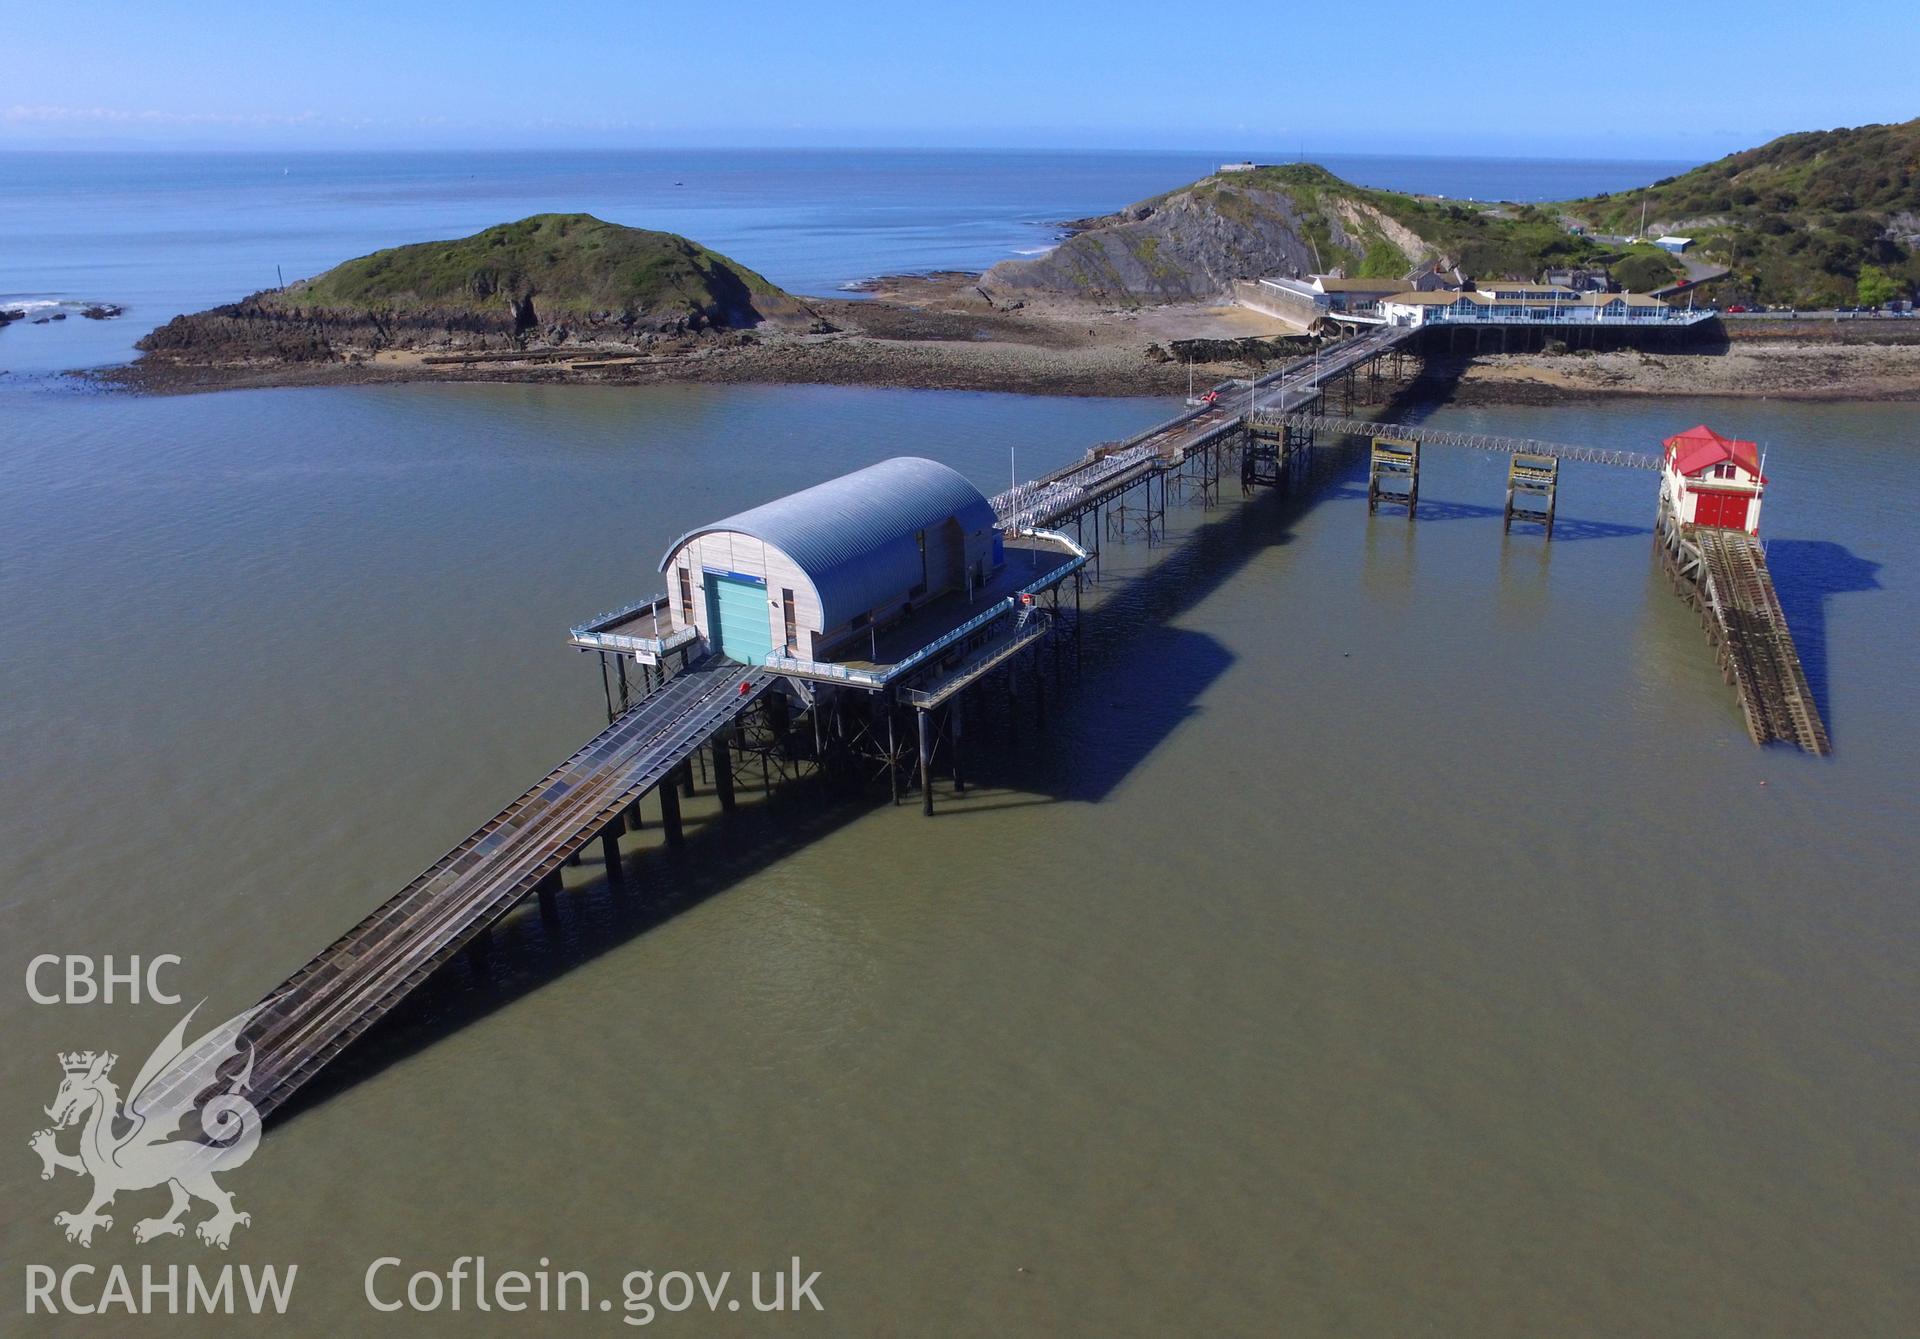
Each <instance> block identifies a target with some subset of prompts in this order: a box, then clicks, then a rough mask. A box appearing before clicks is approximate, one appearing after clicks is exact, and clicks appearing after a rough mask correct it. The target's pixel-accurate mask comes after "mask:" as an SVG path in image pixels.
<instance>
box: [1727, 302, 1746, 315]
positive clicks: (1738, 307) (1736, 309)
mask: <svg viewBox="0 0 1920 1339" xmlns="http://www.w3.org/2000/svg"><path fill="white" fill-rule="evenodd" d="M1745 310H1746V308H1745V307H1743V306H1741V305H1740V304H1739V303H1737V302H1736V303H1734V304H1733V305H1732V306H1731V307H1729V308H1727V313H1728V315H1732V314H1733V313H1734V312H1744V311H1745Z"/></svg>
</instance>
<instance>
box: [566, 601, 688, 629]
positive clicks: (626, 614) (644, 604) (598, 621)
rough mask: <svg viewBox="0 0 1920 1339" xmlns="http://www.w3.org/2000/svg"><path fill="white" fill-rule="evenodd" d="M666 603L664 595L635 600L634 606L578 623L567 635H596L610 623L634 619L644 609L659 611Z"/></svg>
mask: <svg viewBox="0 0 1920 1339" xmlns="http://www.w3.org/2000/svg"><path fill="white" fill-rule="evenodd" d="M666 602H667V597H666V596H664V595H650V596H648V597H647V598H646V599H644V600H635V601H634V602H633V603H632V604H628V605H622V606H621V607H620V608H618V609H609V610H608V611H607V612H606V613H604V614H595V615H594V616H593V617H592V618H590V619H588V620H587V621H586V622H585V623H576V624H574V625H573V626H572V627H570V628H568V629H567V634H568V635H569V636H572V637H585V636H588V635H596V634H598V633H599V631H600V629H602V628H604V627H606V626H607V625H608V624H610V623H618V622H620V621H621V620H622V619H627V618H632V617H633V616H634V615H635V614H637V613H639V612H640V611H641V610H643V609H658V608H659V607H660V606H661V605H663V604H665V603H666Z"/></svg>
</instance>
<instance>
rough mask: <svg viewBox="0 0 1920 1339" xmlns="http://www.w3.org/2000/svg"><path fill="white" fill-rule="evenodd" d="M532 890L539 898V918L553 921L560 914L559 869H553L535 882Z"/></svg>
mask: <svg viewBox="0 0 1920 1339" xmlns="http://www.w3.org/2000/svg"><path fill="white" fill-rule="evenodd" d="M533 891H534V892H535V893H536V894H537V895H538V896H539V898H540V919H541V920H543V921H553V920H556V919H558V917H559V915H560V902H559V894H560V871H559V870H557V869H556V870H555V871H554V872H553V873H551V874H549V875H547V877H546V878H544V879H542V880H540V882H539V883H537V884H535V885H534V887H533Z"/></svg>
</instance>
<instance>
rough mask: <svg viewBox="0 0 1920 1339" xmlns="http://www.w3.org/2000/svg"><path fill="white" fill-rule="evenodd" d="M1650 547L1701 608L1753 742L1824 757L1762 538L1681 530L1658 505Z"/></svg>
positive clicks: (1815, 709)
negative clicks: (1656, 549)
mask: <svg viewBox="0 0 1920 1339" xmlns="http://www.w3.org/2000/svg"><path fill="white" fill-rule="evenodd" d="M1655 543H1656V544H1657V545H1658V547H1659V550H1660V553H1661V556H1662V558H1663V560H1664V562H1665V564H1666V567H1667V571H1668V574H1669V575H1670V576H1671V577H1672V578H1673V582H1674V588H1675V589H1676V590H1678V591H1679V592H1680V593H1681V594H1682V595H1683V596H1685V597H1686V599H1687V602H1688V603H1689V604H1691V605H1692V606H1693V607H1694V608H1695V609H1697V610H1698V611H1699V613H1700V617H1701V621H1702V622H1703V623H1704V624H1705V625H1706V628H1707V635H1708V637H1709V638H1710V639H1711V640H1712V641H1713V642H1714V644H1715V645H1716V646H1717V647H1718V648H1719V654H1720V668H1721V672H1722V673H1723V674H1725V675H1726V677H1727V679H1728V681H1729V682H1730V683H1732V684H1733V686H1734V689H1735V691H1736V692H1738V693H1739V695H1740V711H1741V714H1742V715H1743V716H1744V717H1745V718H1746V723H1747V734H1748V735H1749V736H1751V737H1752V739H1753V742H1754V743H1756V744H1768V743H1772V742H1773V741H1775V740H1779V741H1781V742H1783V743H1787V744H1792V745H1794V746H1795V747H1796V748H1800V749H1804V750H1806V751H1807V752H1808V753H1816V754H1823V753H1826V752H1828V751H1829V750H1830V749H1831V747H1832V745H1831V744H1830V743H1829V742H1828V739H1827V728H1826V725H1825V723H1824V722H1822V721H1821V719H1820V708H1819V705H1818V704H1817V703H1816V702H1815V701H1814V696H1813V689H1812V688H1811V687H1810V686H1809V685H1808V683H1807V672H1806V670H1805V669H1804V668H1803V667H1802V665H1801V663H1800V652H1799V650H1798V649H1797V648H1796V647H1795V646H1794V644H1793V633H1792V632H1791V631H1790V630H1789V629H1788V627H1787V616H1786V613H1785V611H1784V610H1782V609H1781V607H1780V596H1779V594H1778V593H1777V592H1776V591H1775V590H1774V588H1773V575H1772V573H1771V572H1769V571H1768V570H1767V556H1766V551H1765V550H1764V549H1763V548H1762V547H1761V546H1760V541H1759V540H1758V539H1756V538H1755V537H1754V536H1752V535H1749V534H1746V533H1745V532H1744V531H1740V530H1727V529H1719V528H1716V527H1713V526H1693V525H1682V524H1680V523H1679V522H1678V521H1677V520H1675V519H1674V517H1673V514H1672V512H1671V511H1669V510H1668V509H1667V508H1666V507H1664V506H1663V507H1662V508H1661V511H1660V527H1659V534H1658V535H1657V537H1656V539H1655Z"/></svg>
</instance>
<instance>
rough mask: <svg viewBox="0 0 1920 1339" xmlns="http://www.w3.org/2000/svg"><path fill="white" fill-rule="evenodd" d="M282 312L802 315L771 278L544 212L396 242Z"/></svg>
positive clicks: (687, 248) (652, 236)
mask: <svg viewBox="0 0 1920 1339" xmlns="http://www.w3.org/2000/svg"><path fill="white" fill-rule="evenodd" d="M268 301H270V302H271V303H272V304H273V305H277V306H283V307H296V308H320V309H325V310H328V311H350V312H394V313H406V312H420V311H436V312H439V311H446V310H449V309H455V310H457V309H463V308H475V309H483V310H485V309H493V310H498V308H499V306H500V305H502V304H504V305H505V307H507V308H508V309H509V311H510V313H512V314H514V315H515V316H516V317H517V319H518V320H519V321H520V322H521V323H522V324H527V323H530V322H531V320H533V319H540V320H545V319H548V318H550V317H551V316H554V315H558V314H566V315H573V316H583V317H584V316H589V315H595V314H608V315H612V316H615V317H619V316H623V315H624V316H629V317H636V318H637V317H673V316H694V315H701V316H704V317H707V318H709V319H714V320H717V321H719V322H720V323H722V324H729V325H743V324H752V323H753V322H754V321H756V320H758V319H761V318H764V317H767V316H770V315H776V314H786V313H788V312H790V311H797V310H798V309H799V304H797V303H796V302H795V301H794V300H793V299H792V298H791V297H789V296H788V295H787V294H786V293H784V292H782V291H781V290H780V289H778V288H776V287H775V286H774V285H773V284H771V283H769V282H768V281H767V280H766V279H765V278H763V277H762V276H760V275H758V274H756V273H754V272H753V271H752V270H749V269H747V268H746V267H745V266H743V265H739V264H736V263H735V262H734V261H732V260H729V259H728V258H727V257H725V256H723V255H720V254H719V253H718V252H714V251H709V250H707V248H705V247H703V246H701V245H699V244H698V243H696V242H691V241H689V240H687V239H686V238H684V237H680V236H678V235H676V234H674V233H666V232H650V231H648V230H646V229H643V228H627V227H622V226H621V225H620V224H617V223H608V222H605V221H604V220H602V219H597V218H595V217H594V216H593V215H591V214H536V215H534V216H533V217H532V218H525V219H521V220H520V221H519V222H517V223H503V224H500V225H498V226H497V227H492V228H488V229H486V230H485V231H484V232H479V233H475V234H474V235H473V236H471V237H462V238H459V239H457V240H454V241H446V242H420V243H417V244H415V245H412V246H397V247H392V248H389V249H388V250H385V251H376V252H374V253H373V254H372V255H369V256H362V257H360V258H359V259H357V260H350V261H347V262H345V263H344V264H341V265H336V266H335V267H334V268H333V269H331V270H328V271H327V272H326V273H325V274H322V275H319V276H318V277H316V278H313V279H306V280H302V281H300V282H298V283H294V284H290V285H288V286H287V287H286V288H285V289H283V290H281V291H280V292H279V293H277V294H274V295H271V296H270V298H269V299H268Z"/></svg>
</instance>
